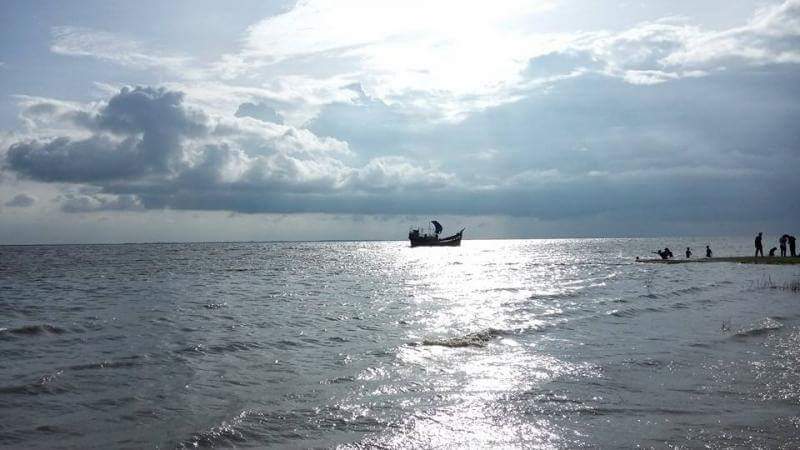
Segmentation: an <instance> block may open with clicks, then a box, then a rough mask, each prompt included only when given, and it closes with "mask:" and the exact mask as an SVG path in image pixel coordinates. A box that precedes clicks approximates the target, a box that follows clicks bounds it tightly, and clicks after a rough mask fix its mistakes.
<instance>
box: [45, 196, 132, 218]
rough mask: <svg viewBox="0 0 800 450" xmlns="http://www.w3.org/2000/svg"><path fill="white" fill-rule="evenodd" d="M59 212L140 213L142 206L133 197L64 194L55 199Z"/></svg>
mask: <svg viewBox="0 0 800 450" xmlns="http://www.w3.org/2000/svg"><path fill="white" fill-rule="evenodd" d="M56 200H57V201H58V202H59V203H60V204H61V210H62V211H64V212H67V213H91V212H99V211H141V210H143V209H144V208H143V206H142V203H141V201H140V200H139V199H138V198H137V197H136V196H135V195H105V194H100V193H94V194H87V193H84V194H75V193H66V194H63V195H61V196H59V197H58V198H57V199H56Z"/></svg>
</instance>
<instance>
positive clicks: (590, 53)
mask: <svg viewBox="0 0 800 450" xmlns="http://www.w3.org/2000/svg"><path fill="white" fill-rule="evenodd" d="M576 55H582V57H581V58H578V57H576ZM544 58H545V57H535V58H532V59H531V62H530V63H529V64H530V65H531V66H533V65H534V64H537V65H540V64H542V62H541V61H542V59H544ZM547 58H549V59H551V60H553V61H557V63H555V64H558V66H557V67H558V68H559V69H560V70H559V71H560V73H562V74H567V73H570V72H571V71H574V70H577V69H581V68H586V67H588V68H590V69H591V70H592V71H594V72H598V73H604V74H606V75H610V76H615V77H619V78H622V79H624V80H625V81H627V82H629V83H631V84H640V85H652V84H659V83H664V82H667V81H672V80H677V79H680V78H686V77H698V76H706V75H708V74H709V72H712V71H717V70H730V69H731V68H733V67H737V66H740V67H741V66H763V65H768V64H797V63H800V0H786V1H784V2H783V3H781V4H779V5H774V6H770V7H765V8H763V9H761V10H759V11H757V12H756V13H755V14H754V15H753V17H752V18H751V19H750V20H749V21H748V22H747V23H746V24H745V25H742V26H740V27H735V28H731V29H727V30H721V31H717V30H708V29H703V28H701V27H699V26H696V25H691V24H688V23H686V22H685V21H683V20H674V19H673V20H670V19H665V20H659V21H654V22H645V23H641V24H639V25H636V26H635V27H633V28H630V29H628V30H624V31H621V32H617V33H610V32H591V33H581V34H578V35H576V36H574V37H573V38H572V39H571V40H569V41H567V42H566V43H565V45H564V47H562V48H560V49H558V50H557V51H555V52H554V53H552V54H550V55H547ZM587 61H590V62H589V63H587ZM551 64H553V63H551ZM528 70H529V72H532V70H531V69H530V68H529V69H528ZM533 72H534V74H535V71H533Z"/></svg>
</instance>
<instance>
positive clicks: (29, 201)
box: [5, 193, 36, 208]
mask: <svg viewBox="0 0 800 450" xmlns="http://www.w3.org/2000/svg"><path fill="white" fill-rule="evenodd" d="M34 203H36V197H34V196H32V195H28V194H25V193H21V194H17V195H15V196H14V197H13V198H12V199H11V200H9V201H7V202H6V203H5V205H6V206H11V207H18V208H27V207H29V206H33V204H34Z"/></svg>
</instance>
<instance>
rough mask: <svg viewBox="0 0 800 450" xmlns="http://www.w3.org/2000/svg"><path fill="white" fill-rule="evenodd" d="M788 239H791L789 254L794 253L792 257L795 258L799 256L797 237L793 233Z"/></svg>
mask: <svg viewBox="0 0 800 450" xmlns="http://www.w3.org/2000/svg"><path fill="white" fill-rule="evenodd" d="M786 239H787V240H788V241H789V254H791V255H792V258H794V257H795V256H797V253H795V250H796V249H797V247H795V245H796V244H797V238H796V237H794V236H792V235H789V236H787V237H786Z"/></svg>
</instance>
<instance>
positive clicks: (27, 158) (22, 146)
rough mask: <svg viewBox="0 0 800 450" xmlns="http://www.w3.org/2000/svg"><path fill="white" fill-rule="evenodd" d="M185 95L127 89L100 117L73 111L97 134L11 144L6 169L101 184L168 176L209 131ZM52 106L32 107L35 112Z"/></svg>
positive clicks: (74, 116) (37, 177) (38, 177)
mask: <svg viewBox="0 0 800 450" xmlns="http://www.w3.org/2000/svg"><path fill="white" fill-rule="evenodd" d="M182 101H183V94H182V93H180V92H173V91H167V90H165V89H156V88H151V87H136V88H133V89H130V88H123V89H122V90H121V91H120V92H119V93H118V94H117V95H115V96H114V97H112V98H111V99H110V100H109V102H108V104H107V105H105V106H104V107H103V108H102V109H101V110H100V111H99V113H97V114H95V115H92V114H88V113H86V112H74V111H73V112H70V118H71V119H72V120H73V121H74V122H75V123H77V124H79V125H81V126H83V127H85V128H87V129H89V130H91V131H93V132H94V133H95V134H94V135H93V136H91V137H89V138H87V139H81V140H74V139H71V138H67V137H59V138H55V139H53V140H50V141H46V142H41V141H35V140H34V141H29V142H21V143H16V144H13V145H12V146H11V147H10V148H9V150H8V154H7V156H6V163H7V165H8V167H9V168H10V169H12V170H14V171H16V172H18V173H20V174H22V175H25V176H27V177H30V178H32V179H35V180H40V181H64V182H98V181H105V180H114V179H120V178H137V177H142V176H144V175H147V174H165V173H168V172H169V171H170V170H171V169H172V166H173V165H174V164H175V163H176V160H177V159H178V158H179V157H180V156H181V151H182V150H181V145H182V141H183V140H184V139H185V138H191V137H197V136H201V135H203V134H204V133H206V132H207V128H206V126H205V120H206V118H205V117H204V116H203V114H202V113H200V112H197V111H192V110H190V109H187V108H186V107H184V106H183V104H182ZM52 108H53V106H52V105H48V104H40V105H33V106H31V107H29V108H28V110H29V111H30V110H31V109H33V110H34V112H37V113H43V112H48V111H51V110H52Z"/></svg>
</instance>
